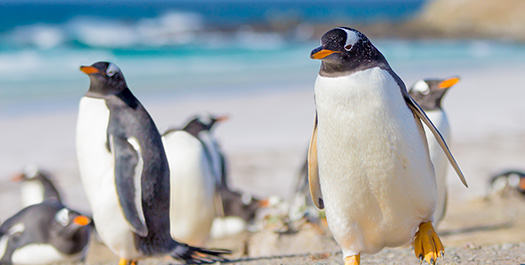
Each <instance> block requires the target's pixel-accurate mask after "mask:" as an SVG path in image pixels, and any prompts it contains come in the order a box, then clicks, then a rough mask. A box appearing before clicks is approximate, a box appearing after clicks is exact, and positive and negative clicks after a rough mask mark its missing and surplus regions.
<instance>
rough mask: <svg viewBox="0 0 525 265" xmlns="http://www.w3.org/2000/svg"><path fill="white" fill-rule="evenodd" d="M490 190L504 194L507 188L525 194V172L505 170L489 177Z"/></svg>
mask: <svg viewBox="0 0 525 265" xmlns="http://www.w3.org/2000/svg"><path fill="white" fill-rule="evenodd" d="M489 184H490V191H491V192H492V193H500V194H501V195H505V193H506V192H508V191H509V190H516V191H518V192H519V193H520V194H522V195H525V172H523V171H519V170H507V171H504V172H501V173H498V174H496V175H493V176H492V177H490V182H489Z"/></svg>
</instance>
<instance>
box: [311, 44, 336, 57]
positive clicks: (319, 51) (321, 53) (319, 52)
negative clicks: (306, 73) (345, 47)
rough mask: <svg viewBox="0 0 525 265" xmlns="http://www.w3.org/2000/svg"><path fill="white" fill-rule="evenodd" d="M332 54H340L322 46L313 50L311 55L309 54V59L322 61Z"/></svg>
mask: <svg viewBox="0 0 525 265" xmlns="http://www.w3.org/2000/svg"><path fill="white" fill-rule="evenodd" d="M333 53H341V52H340V51H332V50H327V49H324V48H323V46H320V47H317V48H315V49H314V50H313V51H312V53H310V58H311V59H323V58H325V57H326V56H328V55H330V54H333Z"/></svg>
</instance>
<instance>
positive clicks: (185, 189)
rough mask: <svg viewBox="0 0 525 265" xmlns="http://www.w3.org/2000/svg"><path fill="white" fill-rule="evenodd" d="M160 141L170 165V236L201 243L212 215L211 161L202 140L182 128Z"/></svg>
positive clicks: (212, 186) (210, 223)
mask: <svg viewBox="0 0 525 265" xmlns="http://www.w3.org/2000/svg"><path fill="white" fill-rule="evenodd" d="M162 141H163V143H164V149H165V151H166V156H167V157H168V163H169V166H170V190H171V191H170V233H171V236H172V237H173V238H175V239H177V240H180V241H182V242H185V243H189V244H196V245H202V244H204V243H205V242H206V240H207V238H208V236H209V232H210V229H211V225H212V222H213V218H214V217H215V206H214V202H213V194H214V192H215V190H214V189H215V186H214V183H215V182H214V177H213V175H212V168H211V164H210V161H209V160H208V157H207V156H206V154H205V152H204V148H203V145H202V143H201V142H200V141H199V140H198V139H197V138H195V137H193V136H192V135H190V134H188V133H187V132H185V131H176V132H173V133H170V134H168V135H166V136H164V137H163V139H162ZM181 216H183V217H184V218H181Z"/></svg>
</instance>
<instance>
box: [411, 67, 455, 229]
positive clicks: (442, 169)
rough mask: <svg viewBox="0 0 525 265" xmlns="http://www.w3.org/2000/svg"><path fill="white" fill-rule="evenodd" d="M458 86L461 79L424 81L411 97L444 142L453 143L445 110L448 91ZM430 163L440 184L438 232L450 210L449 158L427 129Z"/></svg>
mask: <svg viewBox="0 0 525 265" xmlns="http://www.w3.org/2000/svg"><path fill="white" fill-rule="evenodd" d="M458 82H459V77H451V78H448V79H422V80H419V81H417V82H415V83H414V84H413V85H412V86H411V87H410V89H409V90H408V93H409V94H410V96H412V98H413V99H414V100H415V101H416V102H417V104H419V106H421V108H422V109H423V110H424V111H425V113H426V114H427V116H428V118H429V119H430V120H431V121H432V123H433V124H434V126H436V128H437V129H438V131H439V132H440V133H441V136H443V139H445V141H447V142H449V143H450V140H451V139H450V138H451V137H450V123H449V121H448V118H447V114H446V112H445V110H444V109H443V104H442V102H443V98H444V96H445V94H446V93H447V91H448V90H449V89H450V88H451V87H453V86H454V85H455V84H457V83H458ZM425 135H426V137H427V143H428V149H429V153H430V160H431V161H432V164H433V165H434V172H435V175H436V184H437V196H438V197H437V203H436V210H435V211H434V226H435V227H436V228H437V227H438V226H439V223H440V222H441V221H442V220H443V218H444V217H445V212H446V210H447V169H448V162H447V157H446V156H445V154H444V153H443V152H442V151H441V147H440V146H439V144H438V142H437V141H436V139H435V138H434V136H433V135H432V132H431V131H430V129H428V127H425Z"/></svg>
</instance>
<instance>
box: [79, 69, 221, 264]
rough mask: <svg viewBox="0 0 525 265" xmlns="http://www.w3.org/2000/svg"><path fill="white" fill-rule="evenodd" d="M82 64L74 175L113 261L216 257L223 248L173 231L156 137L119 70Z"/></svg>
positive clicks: (166, 173)
mask: <svg viewBox="0 0 525 265" xmlns="http://www.w3.org/2000/svg"><path fill="white" fill-rule="evenodd" d="M80 70H81V71H82V72H84V73H86V74H87V75H88V76H89V78H90V80H91V83H90V87H89V90H88V92H87V93H86V94H85V96H84V97H83V98H82V99H81V101H80V106H79V114H78V121H77V137H76V145H77V156H78V162H79V169H80V175H81V179H82V182H83V185H84V188H85V190H86V195H87V198H88V201H89V204H90V205H91V208H92V211H93V220H94V222H95V224H96V228H97V231H98V233H99V235H100V237H101V239H102V241H103V242H104V243H105V244H106V245H107V246H108V247H109V248H110V249H111V250H112V251H113V252H114V253H115V254H117V255H118V256H119V257H120V263H119V264H121V265H122V264H136V263H137V261H138V260H139V259H141V258H144V257H151V256H164V255H171V256H172V257H174V258H178V259H182V260H184V261H186V262H193V263H200V262H211V261H214V260H221V259H222V258H221V257H220V255H221V254H226V253H229V252H228V251H221V250H206V249H201V248H196V247H192V246H189V245H186V244H183V243H179V242H177V241H175V240H174V239H172V238H171V236H170V220H169V218H170V216H169V208H170V205H169V204H170V201H169V198H170V183H169V168H168V162H167V160H166V155H165V153H164V148H163V146H162V140H161V136H160V134H159V133H158V131H157V128H156V126H155V124H154V122H153V120H152V119H151V117H150V116H149V114H148V112H147V111H146V109H145V108H144V107H143V106H142V104H141V103H140V102H139V101H138V100H137V98H135V96H134V95H133V94H132V93H131V91H130V90H129V89H128V87H127V85H126V81H125V80H124V76H123V74H122V72H121V71H120V69H119V68H118V67H117V66H115V65H114V64H112V63H108V62H97V63H94V64H93V65H91V66H82V67H80ZM178 218H184V216H178Z"/></svg>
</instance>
